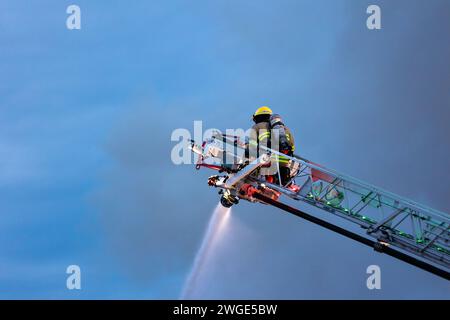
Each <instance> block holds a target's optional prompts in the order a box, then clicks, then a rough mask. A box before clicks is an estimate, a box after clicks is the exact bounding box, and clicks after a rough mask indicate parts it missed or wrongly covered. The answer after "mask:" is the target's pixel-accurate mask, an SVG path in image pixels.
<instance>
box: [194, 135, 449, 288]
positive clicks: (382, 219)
mask: <svg viewBox="0 0 450 320" xmlns="http://www.w3.org/2000/svg"><path fill="white" fill-rule="evenodd" d="M212 141H213V142H214V143H222V146H221V148H222V149H224V150H232V151H231V153H232V154H239V153H242V152H243V149H244V147H243V145H242V144H240V143H239V142H238V140H236V138H235V137H230V136H228V137H227V136H226V135H221V136H220V137H219V136H216V137H214V136H213V138H212ZM204 145H205V144H204ZM260 148H261V149H262V150H263V151H265V152H266V153H267V154H269V155H270V156H272V157H273V156H283V157H285V158H289V160H290V164H291V167H292V168H294V170H293V172H294V174H293V181H295V184H296V185H298V186H300V189H299V190H297V191H293V190H291V189H289V188H286V187H285V186H281V185H279V184H276V183H269V182H261V180H259V178H258V177H256V176H252V175H249V176H246V177H245V179H247V180H252V179H253V180H254V183H255V184H256V185H259V186H260V187H264V188H267V187H268V188H270V189H271V190H275V191H277V192H279V193H280V194H284V195H286V196H288V197H289V198H291V199H294V200H298V201H301V202H303V203H305V204H307V205H308V206H310V207H315V208H318V209H320V210H322V211H325V213H326V214H331V215H333V216H335V217H337V218H338V219H333V220H335V221H339V222H338V223H336V222H332V221H329V220H330V219H327V220H324V219H321V218H319V217H317V216H316V215H312V214H310V213H307V212H305V210H301V209H299V208H298V206H297V205H291V204H287V203H285V202H280V201H279V200H278V199H273V198H272V197H268V196H266V195H265V194H264V193H259V192H255V193H253V194H252V197H253V198H255V199H257V200H259V201H260V202H263V203H266V204H269V205H272V206H275V207H277V208H279V209H281V210H284V211H286V212H289V213H291V214H294V215H296V216H298V217H301V218H303V219H306V220H308V221H310V222H313V223H315V224H317V225H320V226H322V227H324V228H327V229H329V230H331V231H334V232H336V233H339V234H341V235H343V236H346V237H348V238H350V239H352V240H355V241H358V242H360V243H362V244H364V245H367V246H370V247H372V248H373V249H375V250H376V251H378V252H380V253H385V254H387V255H390V256H392V257H395V258H397V259H400V260H402V261H404V262H407V263H409V264H411V265H414V266H416V267H418V268H421V269H423V270H426V271H428V272H431V273H433V274H435V275H437V276H440V277H442V278H444V279H447V280H449V281H450V243H449V240H450V215H449V214H447V213H444V212H441V211H438V210H435V209H433V208H430V207H428V206H425V205H422V204H419V203H417V202H414V201H412V200H409V199H407V198H404V197H402V196H399V195H396V194H394V193H392V192H389V191H386V190H383V189H381V188H378V187H376V186H373V185H371V184H369V183H367V182H364V181H361V180H359V179H356V178H353V177H351V176H348V175H345V174H342V173H340V172H337V171H335V170H332V169H329V168H326V167H324V166H322V165H319V164H316V163H314V162H312V161H309V160H307V159H305V158H303V157H300V156H297V155H293V156H288V155H286V154H282V153H280V152H278V151H276V150H273V149H270V148H267V147H264V146H261V147H260ZM239 149H241V150H239ZM200 154H201V153H200ZM205 166H210V165H205ZM197 168H199V166H197ZM238 175H239V174H238ZM291 203H292V201H291ZM294 203H295V202H294ZM340 221H342V223H340ZM345 221H348V222H350V224H349V223H344V222H345ZM351 224H353V225H356V226H359V227H360V228H351ZM353 229H357V230H359V232H357V231H354V230H353Z"/></svg>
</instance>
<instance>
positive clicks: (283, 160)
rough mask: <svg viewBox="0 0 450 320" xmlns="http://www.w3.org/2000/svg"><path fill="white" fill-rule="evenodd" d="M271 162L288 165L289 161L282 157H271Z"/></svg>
mask: <svg viewBox="0 0 450 320" xmlns="http://www.w3.org/2000/svg"><path fill="white" fill-rule="evenodd" d="M273 161H277V162H279V163H289V161H290V159H289V158H286V157H283V156H277V155H273Z"/></svg>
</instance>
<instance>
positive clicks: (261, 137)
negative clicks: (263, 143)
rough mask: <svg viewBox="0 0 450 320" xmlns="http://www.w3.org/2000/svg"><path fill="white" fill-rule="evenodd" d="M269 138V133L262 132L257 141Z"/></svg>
mask: <svg viewBox="0 0 450 320" xmlns="http://www.w3.org/2000/svg"><path fill="white" fill-rule="evenodd" d="M269 137H270V132H268V131H267V132H264V133H261V134H260V135H259V136H258V139H259V140H264V139H265V138H269Z"/></svg>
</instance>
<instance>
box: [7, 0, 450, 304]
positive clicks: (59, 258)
mask: <svg viewBox="0 0 450 320" xmlns="http://www.w3.org/2000/svg"><path fill="white" fill-rule="evenodd" d="M75 3H76V4H77V5H79V6H80V7H81V11H82V29H81V30H73V31H69V30H67V29H66V26H65V20H66V18H67V14H66V13H65V11H66V7H67V6H68V5H69V4H72V3H71V2H64V1H63V2H61V1H40V2H39V4H38V3H35V4H30V3H28V2H25V1H3V2H2V3H1V4H0V41H1V42H0V43H1V44H2V46H1V50H0V155H1V157H0V209H1V212H2V218H1V219H0V298H67V299H72V298H86V299H88V298H142V299H145V298H177V297H178V296H179V294H180V291H181V288H182V286H183V281H184V279H185V277H186V276H187V273H188V272H189V268H190V265H191V263H192V260H193V258H194V255H195V251H196V248H197V247H198V245H199V243H200V241H201V237H202V233H203V230H204V228H205V226H206V224H207V222H208V219H209V216H210V214H211V212H212V210H213V209H214V207H215V205H216V203H217V197H216V195H215V193H214V192H213V191H212V190H209V189H208V188H207V187H206V185H205V178H206V177H207V174H208V173H206V172H201V173H199V174H198V173H196V172H194V170H193V168H192V167H189V166H174V165H172V164H171V162H170V150H171V148H172V146H173V143H172V142H171V141H170V134H171V132H172V130H174V129H176V128H180V127H181V128H188V129H190V128H192V125H193V121H194V120H203V121H204V125H205V127H207V128H209V127H219V128H221V129H225V128H235V127H238V128H246V127H247V126H249V125H250V116H251V114H252V112H253V111H254V109H255V108H257V107H258V106H260V105H263V104H267V105H270V106H271V107H272V108H273V109H274V110H276V111H277V112H279V113H281V114H282V115H283V116H284V117H285V119H286V122H287V124H288V125H289V126H290V128H291V129H292V130H293V132H294V134H295V135H296V141H297V149H298V152H299V153H300V154H302V155H304V156H305V157H307V158H310V159H313V160H314V161H316V162H319V163H323V164H325V165H327V166H329V167H331V168H334V169H337V170H340V171H343V172H345V173H348V174H351V175H352V176H355V177H358V178H361V179H363V180H366V181H368V182H370V183H373V184H375V185H379V186H381V187H383V188H385V189H388V190H391V191H393V192H395V193H399V194H401V195H405V196H407V197H409V198H412V199H415V200H417V201H419V202H423V203H425V204H428V205H430V206H432V207H435V208H437V209H440V210H442V211H446V212H448V207H449V205H450V200H449V198H448V194H449V191H450V186H449V180H448V174H447V173H446V172H447V170H446V167H447V166H448V163H449V162H450V161H449V160H450V159H449V158H450V153H449V142H448V138H447V137H448V136H449V129H448V120H449V119H450V113H449V110H450V109H449V105H450V91H449V90H448V87H449V84H450V62H449V60H448V57H449V56H450V44H449V43H448V37H449V33H450V31H449V30H450V19H449V18H450V17H449V15H450V4H449V3H448V1H445V0H432V1H428V2H423V1H395V3H394V2H392V1H365V0H360V1H331V0H329V1H326V0H322V1H317V0H316V1H266V2H264V3H262V2H261V1H177V0H173V1H151V2H149V1H134V2H133V3H126V2H123V1H108V2H106V1H102V2H100V1H97V2H95V3H93V2H92V1H77V2H75ZM372 3H376V4H379V5H380V6H381V8H382V26H383V29H382V30H380V31H369V30H367V28H366V26H365V20H366V18H367V15H366V13H365V11H366V8H367V6H368V5H369V4H372ZM233 219H234V221H235V225H236V230H235V231H234V232H233V233H232V234H230V235H228V236H227V241H228V242H227V243H228V245H227V246H226V247H224V248H222V249H221V250H222V251H219V252H218V254H217V255H216V257H215V258H214V259H215V260H214V263H213V265H216V266H217V268H215V269H213V270H210V271H209V272H208V273H207V274H205V275H204V279H205V283H214V286H206V287H205V288H202V290H201V291H200V292H201V296H200V297H204V298H210V297H214V298H291V299H295V298H369V299H370V298H400V299H402V298H447V299H448V298H449V297H450V289H449V287H448V283H444V282H443V281H442V280H440V279H437V278H436V277H434V276H432V275H428V274H425V273H424V272H422V271H420V270H415V269H414V268H412V267H409V266H405V265H404V264H402V263H401V262H397V261H392V259H391V258H389V257H384V256H381V255H377V254H375V253H373V252H372V251H371V250H368V249H367V248H362V247H359V245H357V244H354V243H352V242H349V241H347V240H345V239H341V238H339V236H336V235H332V234H329V233H328V232H327V231H323V230H320V229H318V228H317V227H315V226H311V225H309V224H308V223H306V222H303V221H298V219H295V218H293V217H288V216H285V215H282V214H279V213H278V211H277V210H275V209H273V208H267V207H262V206H255V205H253V206H252V205H249V204H243V205H242V206H240V207H237V208H236V209H235V210H234V212H233ZM302 244H303V245H302ZM373 263H375V264H380V266H381V267H382V270H383V279H384V280H383V281H384V282H383V289H382V290H380V291H379V292H373V291H368V290H367V289H366V288H365V277H366V274H365V268H366V267H367V265H369V264H373ZM70 264H78V265H79V266H80V267H81V270H82V290H81V291H69V290H67V289H66V287H65V281H66V276H67V275H66V274H65V270H66V267H67V266H68V265H70ZM255 269H256V270H257V272H255ZM243 279H245V282H243Z"/></svg>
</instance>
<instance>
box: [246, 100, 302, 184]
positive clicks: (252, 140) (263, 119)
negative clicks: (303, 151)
mask: <svg viewBox="0 0 450 320" xmlns="http://www.w3.org/2000/svg"><path fill="white" fill-rule="evenodd" d="M253 122H255V124H254V125H253V127H252V129H251V130H250V134H249V144H250V150H253V152H251V151H250V154H251V155H253V156H254V157H258V156H260V154H259V153H258V152H259V151H260V146H264V147H267V148H274V149H275V150H277V151H279V152H281V153H284V154H286V155H289V156H291V155H293V152H294V149H295V145H294V137H293V136H292V133H291V131H290V130H289V128H287V127H286V126H285V125H284V123H283V121H282V120H281V117H280V116H279V115H274V114H273V112H272V110H271V109H270V108H269V107H267V106H263V107H260V108H258V109H257V110H256V111H255V113H254V114H253ZM272 134H276V135H277V138H278V139H272ZM272 140H274V141H275V142H276V141H277V140H278V144H279V145H278V146H272V145H271V143H272ZM274 160H275V163H272V164H275V166H276V171H275V172H270V174H269V175H267V176H266V178H267V180H268V181H269V182H277V183H279V180H280V179H279V178H281V184H282V185H286V184H287V183H288V182H289V181H290V178H291V174H290V167H289V158H285V157H283V156H274ZM272 171H273V170H272Z"/></svg>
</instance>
